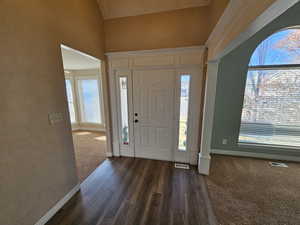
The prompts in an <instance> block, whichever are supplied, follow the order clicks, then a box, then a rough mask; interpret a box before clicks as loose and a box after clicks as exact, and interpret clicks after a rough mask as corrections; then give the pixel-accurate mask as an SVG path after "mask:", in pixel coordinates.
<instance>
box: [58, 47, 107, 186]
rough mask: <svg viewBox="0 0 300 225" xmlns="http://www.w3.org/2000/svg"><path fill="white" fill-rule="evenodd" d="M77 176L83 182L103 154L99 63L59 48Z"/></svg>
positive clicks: (101, 81) (104, 122)
mask: <svg viewBox="0 0 300 225" xmlns="http://www.w3.org/2000/svg"><path fill="white" fill-rule="evenodd" d="M61 53H62V59H63V66H64V73H65V86H66V94H67V101H68V109H69V115H70V123H71V126H72V136H73V143H74V150H75V158H76V166H77V173H78V177H79V180H80V182H83V181H84V180H85V179H86V178H87V177H88V176H89V175H90V174H91V173H92V172H93V171H94V170H95V169H96V168H97V167H98V166H99V165H100V164H101V163H102V162H103V161H104V160H105V159H106V151H107V141H106V140H107V135H106V121H105V110H104V105H105V104H104V98H103V79H102V78H103V77H102V75H103V74H102V68H101V66H102V65H101V60H99V59H97V58H94V57H92V56H89V55H87V54H85V53H82V52H80V51H77V50H74V49H72V48H70V47H67V46H65V45H61Z"/></svg>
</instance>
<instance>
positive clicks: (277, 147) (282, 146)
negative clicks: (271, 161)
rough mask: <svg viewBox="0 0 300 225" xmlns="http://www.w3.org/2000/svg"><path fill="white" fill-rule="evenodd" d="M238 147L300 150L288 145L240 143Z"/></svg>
mask: <svg viewBox="0 0 300 225" xmlns="http://www.w3.org/2000/svg"><path fill="white" fill-rule="evenodd" d="M238 146H239V147H241V148H247V147H252V148H253V147H254V148H262V147H263V148H274V149H291V150H300V147H296V146H287V145H268V144H256V143H253V144H252V143H245V142H238Z"/></svg>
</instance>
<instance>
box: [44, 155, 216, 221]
mask: <svg viewBox="0 0 300 225" xmlns="http://www.w3.org/2000/svg"><path fill="white" fill-rule="evenodd" d="M198 224H199V225H200V224H201V225H209V224H216V221H215V218H214V216H213V214H212V211H211V206H210V204H209V199H208V196H207V190H206V184H205V181H204V178H203V177H202V176H201V175H199V174H198V173H197V171H196V169H195V168H193V169H191V170H182V169H175V168H174V167H173V163H169V162H162V161H154V160H146V159H133V158H114V159H110V160H106V161H105V162H103V163H102V164H101V165H100V167H98V168H97V169H96V170H95V172H94V173H93V174H91V175H90V176H89V177H88V178H87V180H85V182H84V183H83V184H82V185H81V191H80V192H79V193H78V194H76V196H74V197H73V198H72V199H71V200H70V201H69V202H68V203H67V204H66V205H65V206H64V208H63V209H61V210H60V211H59V212H58V213H57V214H56V215H55V216H54V217H53V218H52V219H51V221H49V222H48V223H47V225H198Z"/></svg>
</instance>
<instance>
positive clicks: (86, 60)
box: [61, 46, 100, 70]
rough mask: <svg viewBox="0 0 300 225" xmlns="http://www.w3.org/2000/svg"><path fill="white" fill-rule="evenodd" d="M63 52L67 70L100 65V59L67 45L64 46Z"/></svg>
mask: <svg viewBox="0 0 300 225" xmlns="http://www.w3.org/2000/svg"><path fill="white" fill-rule="evenodd" d="M61 52H62V57H63V63H64V69H65V70H88V69H96V68H99V66H100V61H99V60H98V59H96V58H94V57H92V56H89V55H86V54H84V53H81V52H79V51H77V50H74V49H71V48H68V47H66V46H62V48H61Z"/></svg>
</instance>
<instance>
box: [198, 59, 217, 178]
mask: <svg viewBox="0 0 300 225" xmlns="http://www.w3.org/2000/svg"><path fill="white" fill-rule="evenodd" d="M218 67H219V61H209V62H208V64H207V78H206V88H205V99H204V110H203V112H204V114H203V123H202V138H201V146H200V153H199V160H198V171H199V173H200V174H203V175H209V168H210V159H211V157H210V152H211V138H212V129H213V120H214V111H215V98H216V90H217V77H218Z"/></svg>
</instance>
